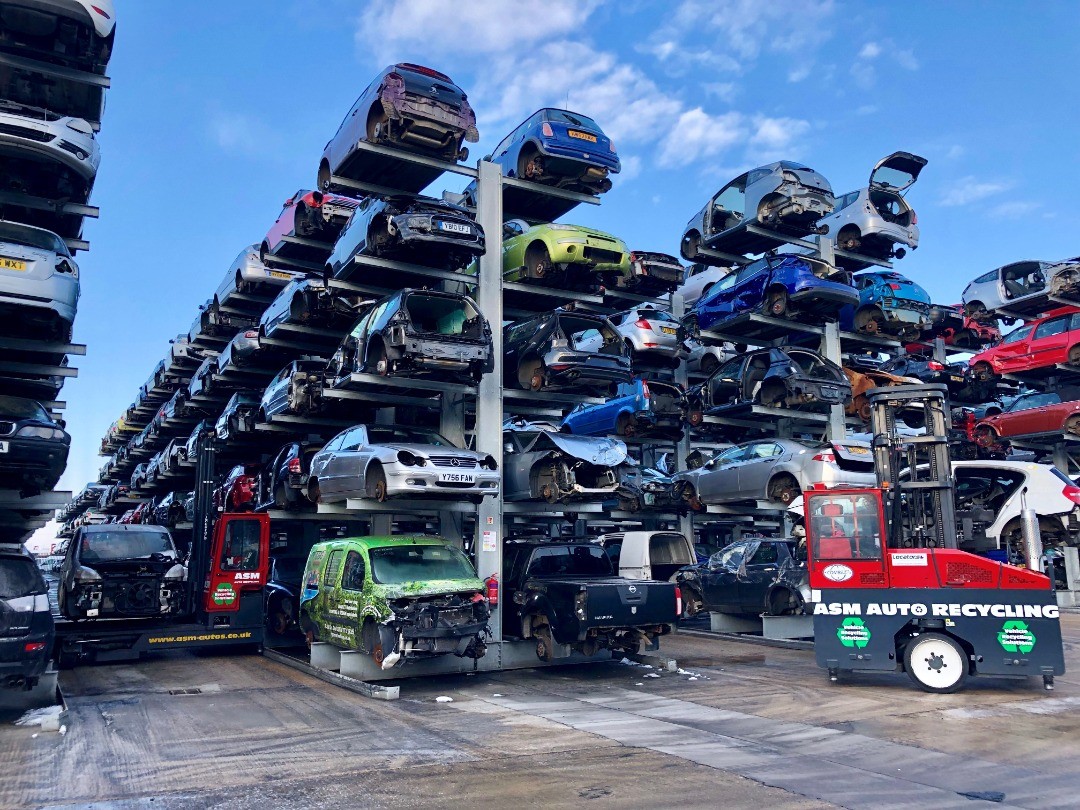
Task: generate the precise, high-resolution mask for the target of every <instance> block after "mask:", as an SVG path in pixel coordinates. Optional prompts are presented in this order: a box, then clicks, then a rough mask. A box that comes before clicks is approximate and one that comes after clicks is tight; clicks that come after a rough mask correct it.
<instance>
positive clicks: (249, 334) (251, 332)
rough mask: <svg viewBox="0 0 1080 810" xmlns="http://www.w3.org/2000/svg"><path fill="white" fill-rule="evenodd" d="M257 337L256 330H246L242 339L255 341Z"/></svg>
mask: <svg viewBox="0 0 1080 810" xmlns="http://www.w3.org/2000/svg"><path fill="white" fill-rule="evenodd" d="M258 336H259V332H258V330H256V329H248V330H247V331H246V332H244V337H245V338H246V339H247V340H255V338H257V337H258Z"/></svg>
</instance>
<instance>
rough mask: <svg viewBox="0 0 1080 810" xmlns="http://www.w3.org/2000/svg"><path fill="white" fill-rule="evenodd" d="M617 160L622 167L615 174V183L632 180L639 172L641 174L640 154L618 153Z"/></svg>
mask: <svg viewBox="0 0 1080 810" xmlns="http://www.w3.org/2000/svg"><path fill="white" fill-rule="evenodd" d="M619 162H620V163H621V164H622V169H621V171H620V172H619V174H618V175H617V177H618V179H617V180H616V181H615V182H617V183H620V182H621V183H625V182H627V181H629V180H633V179H634V178H635V177H637V176H638V175H639V174H641V168H642V164H641V156H640V155H620V156H619Z"/></svg>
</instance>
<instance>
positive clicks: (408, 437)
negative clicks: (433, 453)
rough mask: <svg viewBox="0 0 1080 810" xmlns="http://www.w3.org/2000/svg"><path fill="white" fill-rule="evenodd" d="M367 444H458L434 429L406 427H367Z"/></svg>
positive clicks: (450, 445) (454, 445) (438, 445)
mask: <svg viewBox="0 0 1080 810" xmlns="http://www.w3.org/2000/svg"><path fill="white" fill-rule="evenodd" d="M367 434H368V444H431V445H434V446H435V447H453V448H456V449H460V448H458V446H457V445H456V444H454V443H453V442H452V441H450V440H449V439H448V438H446V437H445V436H440V435H439V434H438V433H436V432H435V431H434V430H425V429H424V428H407V427H369V428H368V429H367Z"/></svg>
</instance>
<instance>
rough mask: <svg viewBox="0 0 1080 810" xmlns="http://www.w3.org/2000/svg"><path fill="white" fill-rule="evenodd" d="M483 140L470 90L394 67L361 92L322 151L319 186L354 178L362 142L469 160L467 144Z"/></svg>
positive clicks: (432, 73)
mask: <svg viewBox="0 0 1080 810" xmlns="http://www.w3.org/2000/svg"><path fill="white" fill-rule="evenodd" d="M478 140H480V133H479V132H477V129H476V114H475V113H474V112H473V109H472V106H470V104H469V100H468V97H467V96H466V95H465V91H464V90H462V89H461V88H460V87H458V86H457V85H456V84H454V82H453V80H452V79H451V78H450V77H449V76H447V75H446V74H444V73H440V72H439V71H437V70H433V69H432V68H429V67H424V66H423V65H416V64H412V63H410V62H400V63H398V64H396V65H390V66H389V67H386V68H384V69H383V70H382V72H381V73H379V75H378V76H376V77H375V79H374V80H373V81H372V82H371V84H370V85H368V87H367V89H365V90H364V92H363V93H361V94H360V97H359V98H358V99H357V100H356V102H355V103H354V104H353V106H352V108H351V109H350V110H349V112H348V113H347V114H346V116H345V118H344V120H343V121H342V122H341V126H339V127H338V130H337V132H336V133H335V134H334V137H333V138H331V139H330V141H329V142H328V143H327V144H326V147H325V148H324V149H323V154H322V160H321V161H320V162H319V175H318V182H319V188H320V189H322V190H323V191H330V190H332V189H333V188H334V184H333V180H332V178H333V176H335V175H337V176H341V177H350V176H352V175H353V174H354V172H355V171H356V165H357V164H358V163H362V156H363V151H362V150H361V149H359V148H358V146H357V144H359V143H367V144H373V145H381V144H385V145H388V146H394V147H397V148H399V149H406V150H408V151H410V152H419V153H421V154H427V155H433V156H435V157H439V158H442V159H443V160H450V161H458V160H468V157H469V150H468V148H466V147H464V146H463V145H462V142H463V141H468V142H469V143H476V142H477V141H478ZM424 185H426V183H425V184H424ZM406 190H407V191H419V190H420V189H419V188H416V189H412V188H410V189H406Z"/></svg>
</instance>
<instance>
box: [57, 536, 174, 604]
mask: <svg viewBox="0 0 1080 810" xmlns="http://www.w3.org/2000/svg"><path fill="white" fill-rule="evenodd" d="M186 579H187V568H186V567H184V565H182V564H181V563H180V559H179V554H178V553H177V551H176V546H175V545H174V544H173V539H172V536H171V535H170V534H169V532H168V530H167V529H165V528H164V527H163V526H147V525H142V524H129V525H120V524H115V523H114V524H106V525H84V526H80V527H79V529H78V531H76V532H75V536H74V537H73V538H72V540H71V542H70V543H69V544H68V551H67V556H66V557H65V558H64V563H63V565H62V566H61V568H60V583H59V585H58V595H57V599H58V601H59V605H60V613H61V614H62V615H63V616H65V617H66V618H68V619H105V618H121V617H122V618H152V617H160V616H174V615H177V614H179V613H180V612H181V611H182V610H183V609H184V596H185V593H186V589H185V587H184V581H185V580H186Z"/></svg>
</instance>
